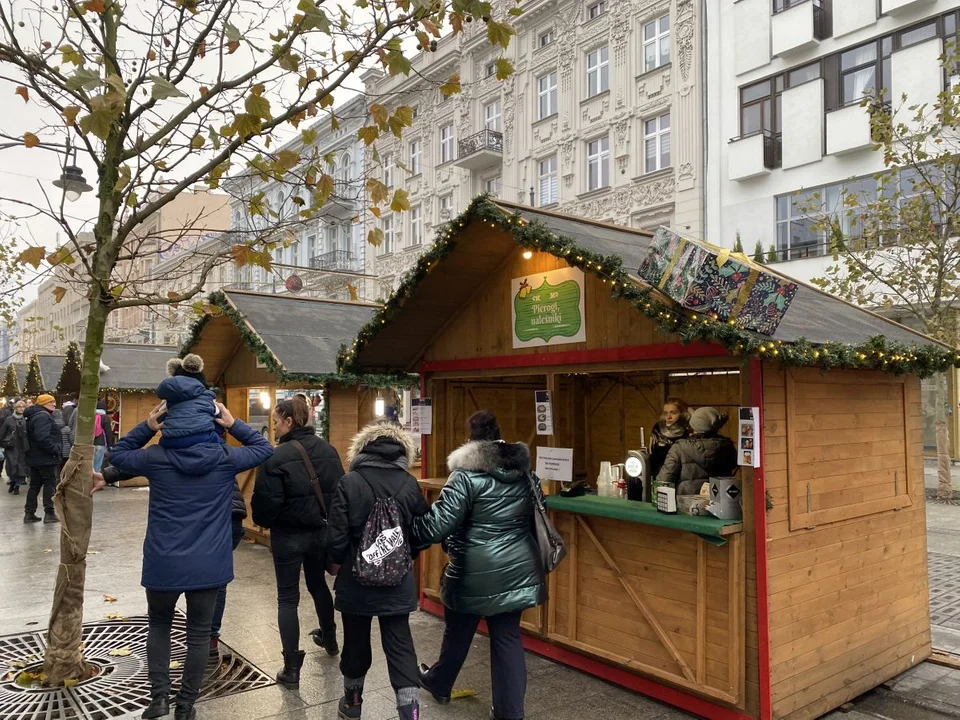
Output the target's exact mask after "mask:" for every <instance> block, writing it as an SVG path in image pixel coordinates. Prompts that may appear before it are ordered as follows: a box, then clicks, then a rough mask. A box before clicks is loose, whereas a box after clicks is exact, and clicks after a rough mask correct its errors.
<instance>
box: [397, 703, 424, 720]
mask: <svg viewBox="0 0 960 720" xmlns="http://www.w3.org/2000/svg"><path fill="white" fill-rule="evenodd" d="M397 710H398V711H399V712H400V720H420V703H418V702H417V701H416V700H414V701H413V702H412V703H410V704H409V705H401V706H400V707H398V708H397Z"/></svg>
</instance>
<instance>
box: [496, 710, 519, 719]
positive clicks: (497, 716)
mask: <svg viewBox="0 0 960 720" xmlns="http://www.w3.org/2000/svg"><path fill="white" fill-rule="evenodd" d="M490 720H500V716H499V715H497V714H496V713H495V712H494V711H493V708H490ZM520 720H523V718H520Z"/></svg>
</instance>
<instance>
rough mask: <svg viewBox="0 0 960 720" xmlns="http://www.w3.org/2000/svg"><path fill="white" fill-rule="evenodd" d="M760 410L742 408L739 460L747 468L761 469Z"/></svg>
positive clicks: (739, 423)
mask: <svg viewBox="0 0 960 720" xmlns="http://www.w3.org/2000/svg"><path fill="white" fill-rule="evenodd" d="M759 421H760V408H758V407H742V408H740V414H739V418H738V420H737V425H738V429H739V432H738V435H739V437H738V438H737V460H738V463H739V464H740V465H743V466H745V467H760V422H759Z"/></svg>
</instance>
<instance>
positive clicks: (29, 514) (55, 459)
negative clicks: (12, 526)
mask: <svg viewBox="0 0 960 720" xmlns="http://www.w3.org/2000/svg"><path fill="white" fill-rule="evenodd" d="M56 409H57V401H56V400H54V398H53V395H46V394H44V395H41V396H40V397H38V398H37V404H36V405H31V406H30V407H28V408H27V409H26V410H24V413H23V416H24V418H25V419H26V424H27V448H28V449H27V465H28V466H29V468H30V488H29V490H27V502H26V504H25V505H24V508H23V510H24V514H23V522H24V523H35V522H40V518H39V517H37V514H36V513H37V498H38V496H39V495H40V491H41V489H42V490H43V521H44V522H45V523H56V522H60V521H59V520H58V519H57V513H56V511H55V510H54V507H53V494H54V492H55V491H56V489H57V483H58V482H59V479H60V476H59V474H58V470H59V469H60V430H59V428H57V425H56V423H55V422H54V421H53V413H54V411H55V410H56Z"/></svg>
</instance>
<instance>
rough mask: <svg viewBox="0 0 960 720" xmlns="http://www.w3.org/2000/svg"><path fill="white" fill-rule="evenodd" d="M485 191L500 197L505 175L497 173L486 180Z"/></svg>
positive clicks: (484, 183)
mask: <svg viewBox="0 0 960 720" xmlns="http://www.w3.org/2000/svg"><path fill="white" fill-rule="evenodd" d="M483 191H484V192H485V193H489V194H490V195H492V196H493V197H495V198H497V197H500V194H501V193H502V192H503V175H497V176H496V177H492V178H487V179H486V180H484V181H483Z"/></svg>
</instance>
